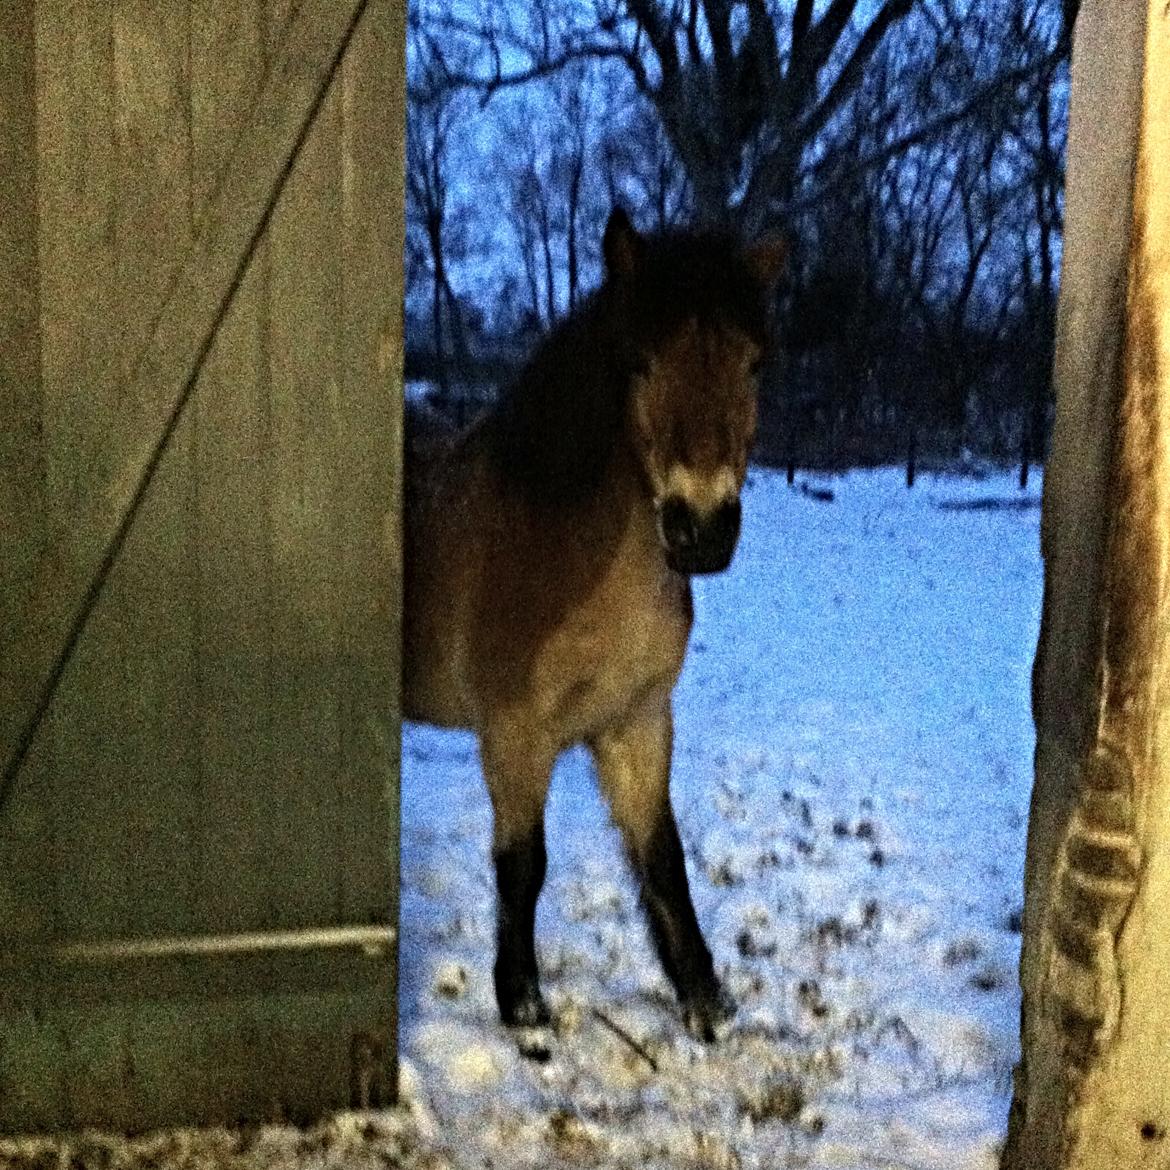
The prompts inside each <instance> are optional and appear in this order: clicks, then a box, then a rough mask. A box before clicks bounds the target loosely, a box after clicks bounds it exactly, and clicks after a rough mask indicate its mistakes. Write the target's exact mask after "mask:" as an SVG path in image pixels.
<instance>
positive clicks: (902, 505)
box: [0, 470, 1041, 1170]
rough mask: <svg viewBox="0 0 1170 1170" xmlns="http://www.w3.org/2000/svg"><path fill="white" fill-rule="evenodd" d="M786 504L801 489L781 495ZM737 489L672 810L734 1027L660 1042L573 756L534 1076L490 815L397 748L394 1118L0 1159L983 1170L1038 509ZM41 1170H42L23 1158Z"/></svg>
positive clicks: (1007, 915)
mask: <svg viewBox="0 0 1170 1170" xmlns="http://www.w3.org/2000/svg"><path fill="white" fill-rule="evenodd" d="M799 482H803V481H798V487H799ZM810 486H811V487H813V488H820V489H826V490H827V491H830V492H832V493H833V497H834V498H833V499H832V500H831V501H829V500H824V499H817V498H816V497H815V496H814V495H813V494H810V492H809V491H807V490H806V491H804V492H802V491H800V490H797V489H791V488H789V487H788V486H787V485H786V484H785V482H784V479H783V477H782V476H779V475H775V474H773V473H770V472H765V471H758V470H757V471H754V472H753V473H752V477H751V483H750V486H749V488H748V491H747V495H746V510H745V521H744V535H743V541H742V544H741V546H740V550H739V552H738V554H737V556H736V560H735V564H734V565H733V568H732V570H731V571H730V572H729V573H728V574H726V575H724V576H721V577H718V578H712V579H706V580H701V581H698V582H696V611H697V623H696V629H695V635H694V639H693V642H692V646H691V650H690V654H689V657H688V660H687V664H686V668H685V672H684V675H683V679H682V682H681V684H680V686H679V689H678V691H677V693H676V724H677V742H676V749H675V772H674V789H673V790H674V805H675V809H676V812H677V814H678V818H679V822H680V828H681V832H682V836H683V839H684V843H685V845H686V848H687V853H688V862H689V866H690V872H691V882H692V889H693V892H694V895H695V901H696V905H697V909H698V913H699V918H700V921H701V922H702V923H703V924H704V927H705V929H706V931H707V934H708V937H709V939H710V941H711V944H712V948H713V951H714V954H715V959H716V964H717V966H718V967H719V968H721V969H722V971H723V972H724V974H725V977H726V978H727V980H728V982H729V984H730V986H731V988H732V990H733V992H734V993H735V995H736V997H737V998H738V1000H739V1003H740V1007H741V1010H740V1014H739V1016H738V1019H737V1022H736V1027H735V1030H734V1032H733V1033H732V1035H731V1036H730V1038H729V1039H728V1040H727V1041H726V1042H725V1043H723V1044H720V1045H716V1046H713V1047H710V1048H704V1047H702V1046H701V1045H698V1044H696V1043H694V1042H693V1041H691V1040H690V1039H689V1038H688V1037H687V1036H686V1035H685V1034H684V1033H683V1031H682V1029H681V1026H680V1024H679V1021H678V1018H677V1015H676V1012H675V1008H674V1005H673V1002H672V1000H671V997H670V995H669V993H668V989H667V986H666V983H665V981H664V979H663V977H662V975H661V973H660V972H659V970H658V967H657V965H656V963H655V962H654V960H653V958H652V956H651V952H650V949H649V947H648V945H647V942H646V940H645V937H644V934H643V930H642V924H641V920H640V918H639V916H638V913H637V906H636V900H635V896H634V892H633V889H632V886H631V884H630V882H629V880H628V877H627V875H626V872H625V869H624V864H623V861H622V857H621V851H620V846H619V843H618V840H617V838H616V834H615V833H614V831H613V830H612V829H611V828H610V827H609V825H608V822H607V819H606V814H605V810H604V808H603V806H602V804H601V801H600V799H599V798H598V796H597V794H596V792H595V788H594V784H593V780H592V777H591V775H590V773H589V769H588V766H587V763H586V761H585V760H584V758H583V757H582V756H581V755H580V754H576V753H574V754H570V755H569V756H567V757H566V758H565V759H564V760H563V761H562V763H561V765H560V767H559V768H558V770H557V773H556V775H555V777H554V780H553V786H552V793H551V797H550V806H549V817H548V839H549V855H550V865H549V876H548V882H547V884H546V886H545V891H544V894H543V897H542V899H541V904H540V908H539V915H538V945H539V953H540V961H541V966H542V969H543V972H544V984H545V991H546V995H547V997H548V998H549V1001H550V1003H551V1006H552V1008H553V1011H554V1015H555V1016H556V1021H557V1033H558V1035H557V1040H556V1045H555V1051H554V1055H553V1057H552V1059H551V1061H549V1062H548V1063H547V1064H545V1065H543V1066H542V1065H537V1064H533V1063H531V1062H529V1061H526V1060H524V1059H522V1058H521V1057H519V1055H518V1054H517V1052H516V1050H515V1047H514V1046H513V1044H512V1042H511V1040H510V1039H509V1038H508V1036H507V1035H506V1034H505V1033H504V1032H503V1031H502V1029H501V1028H500V1027H499V1026H498V1024H497V1022H496V1017H495V1007H494V1003H493V998H492V991H491V965H492V957H493V954H492V937H493V895H492V889H493V878H492V873H491V868H490V863H489V858H488V841H489V820H488V803H487V798H486V795H485V793H484V789H483V786H482V782H481V780H480V778H479V774H478V770H477V767H476V763H475V745H474V742H473V741H472V740H471V739H470V738H469V737H467V736H464V735H453V734H449V733H440V732H437V731H434V730H431V729H425V728H408V729H407V730H406V733H405V742H404V763H403V790H402V801H403V838H402V863H403V872H402V882H403V886H402V934H403V942H402V973H401V982H402V989H401V997H402V998H401V1008H402V1054H403V1070H402V1084H403V1097H404V1101H405V1108H404V1109H401V1110H398V1111H394V1112H389V1113H382V1114H375V1115H346V1116H343V1117H342V1118H339V1119H335V1120H334V1121H331V1122H328V1123H326V1124H324V1125H322V1126H320V1127H318V1128H317V1129H315V1130H313V1131H310V1132H309V1133H307V1134H305V1133H298V1132H297V1131H294V1130H288V1129H280V1128H275V1127H272V1128H270V1127H265V1128H264V1129H261V1130H254V1131H248V1132H232V1131H226V1132H225V1131H215V1132H213V1133H191V1132H189V1131H184V1132H181V1133H174V1134H167V1135H155V1136H154V1137H152V1138H147V1139H139V1140H138V1141H136V1142H132V1143H127V1142H113V1141H110V1140H107V1139H101V1138H97V1137H94V1138H92V1139H86V1141H88V1142H89V1144H88V1145H87V1144H85V1142H84V1141H83V1142H82V1143H80V1144H78V1143H74V1144H72V1145H69V1146H66V1147H60V1146H55V1145H52V1144H46V1143H20V1144H18V1145H12V1144H9V1145H8V1146H7V1147H5V1146H3V1145H0V1163H3V1162H4V1161H6V1160H7V1161H10V1162H11V1161H13V1160H15V1161H18V1162H20V1163H22V1164H24V1165H38V1166H40V1165H45V1166H47V1165H49V1164H52V1165H57V1164H58V1162H57V1160H56V1159H57V1156H58V1154H61V1155H63V1156H64V1159H65V1160H64V1161H63V1162H61V1163H59V1164H61V1165H70V1164H72V1165H75V1166H78V1167H82V1166H86V1165H94V1166H97V1165H103V1166H110V1165H125V1166H146V1165H150V1166H154V1167H163V1166H172V1165H174V1166H177V1165H183V1166H191V1167H195V1166H207V1167H211V1166H216V1167H219V1166H230V1167H233V1168H239V1170H253V1168H257V1167H275V1166H281V1167H285V1166H287V1167H290V1168H297V1170H300V1168H307V1167H310V1166H312V1167H318V1166H322V1167H323V1166H330V1167H333V1166H337V1167H341V1166H355V1167H364V1166H387V1165H392V1166H393V1165H402V1166H410V1167H430V1168H432V1170H437V1168H440V1167H448V1166H450V1167H459V1168H463V1167H499V1168H501V1170H507V1168H511V1167H516V1168H517V1170H522V1168H528V1167H541V1168H544V1167H550V1168H560V1167H576V1166H598V1167H615V1168H616V1167H630V1168H633V1167H662V1168H664V1170H665V1168H666V1167H670V1168H671V1170H675V1168H679V1167H683V1168H687V1167H696V1168H698V1167H707V1168H711V1170H723V1168H728V1170H730V1168H733V1167H741V1168H748V1167H761V1168H764V1167H789V1166H793V1167H795V1166H809V1167H837V1168H847V1170H883V1168H888V1167H908V1168H914V1170H926V1168H928V1167H929V1168H934V1167H938V1168H940V1170H941V1168H943V1167H946V1170H965V1168H971V1170H974V1168H983V1167H988V1168H990V1167H992V1166H993V1165H994V1161H995V1151H996V1143H997V1142H998V1140H999V1138H1000V1136H1001V1134H1002V1132H1003V1129H1004V1124H1005V1119H1006V1112H1007V1104H1008V1097H1009V1086H1010V1070H1011V1066H1012V1063H1013V1060H1014V1059H1015V1052H1016V1033H1017V1024H1018V1012H1019V997H1018V992H1017V990H1016V972H1015V967H1016V962H1017V958H1018V952H1019V936H1018V934H1017V933H1014V930H1015V929H1018V919H1016V918H1015V915H1016V912H1017V911H1018V908H1019V904H1020V889H1021V881H1022V866H1023V851H1024V836H1025V825H1026V815H1027V800H1028V792H1029V786H1030V765H1031V750H1032V731H1031V725H1030V719H1029V711H1028V674H1029V667H1030V662H1031V656H1032V652H1033V648H1034V646H1035V639H1036V633H1037V628H1038V622H1039V608H1040V594H1041V568H1040V560H1039V551H1038V528H1039V506H1038V505H1039V487H1038V485H1035V486H1034V487H1033V488H1032V489H1030V490H1029V491H1028V492H1027V493H1026V494H1024V493H1020V492H1019V491H1018V490H1017V488H1016V487H1015V484H1014V481H1013V478H1012V477H1011V476H1009V475H1006V474H1000V473H996V474H993V475H989V476H987V477H984V478H981V479H976V478H970V477H967V478H958V477H939V478H933V477H929V476H928V477H924V478H921V479H920V480H919V483H918V485H917V486H916V487H915V488H914V490H913V491H912V492H907V491H906V489H905V487H904V484H903V481H902V478H901V473H900V472H898V471H895V470H882V471H874V472H856V473H852V474H849V475H847V476H842V477H833V478H828V477H824V478H817V479H816V480H815V481H814V482H813V483H812V484H811V485H810V484H806V487H810ZM42 1154H43V1155H45V1156H47V1157H48V1158H49V1161H48V1162H43V1163H42V1162H39V1161H36V1160H35V1159H36V1158H37V1157H39V1156H40V1155H42Z"/></svg>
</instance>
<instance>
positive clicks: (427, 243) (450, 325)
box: [406, 51, 466, 396]
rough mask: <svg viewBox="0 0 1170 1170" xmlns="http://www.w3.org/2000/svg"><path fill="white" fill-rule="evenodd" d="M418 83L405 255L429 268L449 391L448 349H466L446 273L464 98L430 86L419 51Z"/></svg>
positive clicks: (418, 267) (441, 372) (409, 149)
mask: <svg viewBox="0 0 1170 1170" xmlns="http://www.w3.org/2000/svg"><path fill="white" fill-rule="evenodd" d="M421 55H422V56H423V60H422V62H421V63H420V64H419V65H418V66H417V67H416V68H417V74H418V77H419V80H418V82H417V83H416V84H415V85H414V86H412V87H411V94H410V100H411V104H410V117H409V118H408V119H407V136H406V179H407V206H408V217H407V258H408V260H410V261H412V264H410V265H408V268H409V269H410V270H411V271H412V272H413V273H414V274H415V277H416V279H417V277H418V275H419V274H421V272H422V270H423V269H424V268H425V269H427V270H429V276H430V283H431V297H430V300H431V310H430V313H431V343H432V346H433V351H434V357H435V363H436V372H437V376H438V381H439V386H440V389H441V391H442V393H443V395H444V396H447V395H448V394H449V393H450V372H449V368H448V356H449V353H450V352H451V351H452V350H454V351H455V352H458V353H464V354H465V349H466V339H465V336H464V331H463V322H462V315H461V312H460V307H459V301H458V298H457V297H456V295H455V291H454V289H453V288H452V286H451V280H450V277H449V275H448V256H449V249H450V245H451V239H450V236H451V231H450V216H449V213H450V210H451V184H450V175H449V171H450V157H449V152H450V142H451V134H452V130H453V128H454V126H455V124H456V122H457V119H458V117H459V113H460V107H461V105H462V104H463V99H462V97H461V95H460V94H459V93H458V91H455V90H451V89H449V88H445V87H440V86H435V85H433V84H431V80H432V79H433V76H434V69H435V63H434V61H433V60H427V59H426V58H425V51H423V52H422V53H421Z"/></svg>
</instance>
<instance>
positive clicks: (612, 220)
mask: <svg viewBox="0 0 1170 1170" xmlns="http://www.w3.org/2000/svg"><path fill="white" fill-rule="evenodd" d="M644 248H645V242H644V241H643V239H642V237H641V236H640V235H638V233H637V232H636V231H634V225H633V224H632V223H630V217H629V216H628V215H626V213H625V211H624V210H622V208H620V207H615V208H614V209H613V211H611V212H610V213H609V222H608V223H607V224H606V225H605V236H604V237H603V238H602V241H601V250H602V253H603V254H604V255H605V270H606V272H607V273H608V274H609V275H610V276H616V277H623V276H632V275H633V273H634V269H635V268H637V267H638V261H639V260H640V259H641V258H642V252H643V249H644Z"/></svg>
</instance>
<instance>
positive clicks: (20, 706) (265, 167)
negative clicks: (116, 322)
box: [0, 0, 365, 809]
mask: <svg viewBox="0 0 1170 1170" xmlns="http://www.w3.org/2000/svg"><path fill="white" fill-rule="evenodd" d="M364 7H365V5H364V3H363V2H362V0H357V3H356V5H354V6H352V7H351V6H350V5H346V6H344V7H343V8H339V7H334V6H328V7H327V8H326V9H324V10H317V9H315V8H314V9H312V11H311V12H310V11H308V10H307V8H300V9H298V10H297V11H296V12H295V13H294V15H293V16H292V18H291V21H290V23H289V24H288V26H287V32H286V38H285V40H284V41H283V42H282V48H281V50H280V52H279V54H278V56H277V59H276V60H275V61H274V62H273V67H272V68H271V69H270V70H269V71H268V73H267V75H266V78H265V84H264V89H263V91H262V95H261V98H260V100H259V101H258V103H257V106H256V108H255V110H254V116H253V117H252V119H250V121H249V123H248V127H247V130H246V131H245V133H244V134H243V135H242V136H241V138H240V141H239V142H238V144H237V147H236V150H235V151H234V152H233V155H232V162H231V164H230V165H229V167H228V169H227V171H226V178H225V182H224V184H223V185H222V186H221V187H220V189H219V191H218V194H217V197H216V199H215V202H214V204H213V206H212V207H211V208H209V210H208V214H207V215H206V216H205V218H204V220H203V223H202V231H201V232H200V235H199V238H198V239H197V241H196V243H195V244H194V245H193V247H192V248H191V249H189V250H188V252H187V254H186V257H185V259H184V261H183V263H182V265H181V267H180V270H179V272H178V274H177V275H176V277H175V279H174V281H173V282H172V283H170V284H169V289H170V292H169V294H168V297H167V300H166V303H165V304H164V306H163V307H162V311H161V314H160V316H159V317H158V319H157V322H156V324H155V327H154V329H153V331H152V333H151V337H150V341H149V343H148V345H147V347H146V349H145V351H144V352H143V353H142V355H141V358H140V360H139V361H138V362H137V363H136V364H135V366H134V371H135V372H134V378H133V387H132V388H131V389H130V390H129V391H128V392H126V393H124V394H123V395H122V396H121V402H122V410H121V412H120V415H119V416H115V421H116V422H117V423H118V425H117V427H116V433H112V434H109V435H107V436H105V437H104V441H103V444H102V447H101V450H100V453H99V454H100V458H99V460H98V464H97V467H96V468H95V469H94V473H93V478H92V486H93V490H92V491H91V492H90V493H89V494H88V495H87V496H86V498H85V500H84V501H82V502H80V503H79V504H78V505H77V507H76V508H75V509H74V510H73V511H72V513H71V515H70V517H69V520H68V523H67V524H66V525H65V526H64V527H63V528H62V529H59V530H58V531H56V532H55V533H54V534H53V536H52V538H51V540H50V541H49V544H48V547H47V548H46V550H45V552H44V554H43V555H42V557H41V559H40V561H39V562H38V569H37V574H36V587H35V589H34V595H33V596H34V601H33V603H32V604H31V605H30V607H29V610H28V612H27V613H26V620H25V622H24V624H23V625H22V628H21V632H22V637H21V638H20V639H19V640H18V641H17V642H16V644H15V645H14V646H13V648H12V653H11V654H10V655H7V656H5V658H4V659H3V661H2V663H0V683H2V686H0V694H3V696H4V699H5V701H4V703H3V704H2V705H0V743H3V744H4V752H5V765H4V772H3V774H2V779H0V784H2V785H3V786H4V787H2V788H0V809H2V807H3V804H4V803H5V802H6V797H7V794H8V792H9V791H10V789H11V786H12V784H13V782H14V781H15V778H16V774H17V771H18V769H19V767H20V765H21V762H22V760H23V757H24V755H25V753H26V751H27V748H28V746H29V744H30V743H31V738H32V736H33V734H35V731H36V729H37V727H38V726H39V723H40V721H41V718H42V716H43V713H44V711H45V710H46V709H47V705H48V698H49V696H50V695H51V694H52V692H53V690H54V689H55V687H56V684H57V682H58V681H59V679H60V672H61V669H62V667H63V665H64V661H65V657H66V656H67V654H68V652H69V648H70V647H71V645H72V644H73V642H74V641H75V638H76V635H77V633H78V632H79V631H80V629H81V628H82V627H83V625H84V623H85V621H86V620H87V618H88V615H89V612H90V610H91V609H92V606H93V602H94V600H95V598H96V591H95V585H100V583H102V582H103V581H104V578H105V576H106V573H107V571H108V566H109V564H110V563H111V562H112V560H113V559H114V558H115V557H116V555H117V552H118V549H119V547H120V545H121V543H122V541H123V539H124V537H125V533H126V531H127V529H128V527H129V524H130V522H131V520H132V518H133V515H134V512H135V510H136V508H137V502H138V501H139V499H140V497H141V494H142V490H143V487H144V485H145V484H147V483H148V482H149V480H150V477H151V476H152V474H153V472H154V470H155V468H156V466H157V463H158V460H159V458H160V454H161V450H162V447H161V445H160V444H162V443H165V441H166V440H168V439H169V438H170V435H171V433H172V431H173V428H174V426H175V424H176V423H177V421H178V419H179V418H180V417H181V414H182V410H183V407H184V406H185V404H186V402H187V400H188V398H189V396H190V392H191V390H192V388H193V385H194V380H195V376H196V374H197V372H198V369H199V367H200V366H201V364H202V362H203V360H204V358H205V356H206V353H207V350H208V349H209V347H210V344H211V341H212V339H213V337H214V333H215V329H216V327H217V325H218V321H219V319H220V317H221V316H222V314H223V312H224V311H225V310H226V307H227V306H228V304H229V303H230V301H231V298H232V297H233V295H234V293H235V290H236V288H237V286H238V283H239V281H240V279H241V278H242V275H243V270H244V267H245V265H246V261H247V258H248V256H249V254H250V251H251V245H252V241H253V240H254V238H255V237H256V236H257V235H258V234H259V233H260V232H261V231H262V230H263V228H264V227H265V225H266V224H267V221H268V217H269V215H270V212H271V207H272V204H273V201H274V197H275V195H276V193H278V192H279V190H280V189H281V187H282V186H283V183H284V180H285V177H286V174H287V168H288V161H289V159H290V157H292V156H293V155H295V153H296V151H297V150H298V149H299V146H300V143H301V142H302V140H303V138H304V135H305V131H306V128H307V127H308V126H309V125H311V123H312V121H313V119H314V118H315V116H316V110H317V107H318V104H319V102H320V99H321V98H322V97H323V95H324V93H325V92H326V90H327V88H328V84H329V81H330V80H331V78H332V76H333V73H334V70H335V68H336V65H337V62H338V60H339V59H340V54H341V53H342V52H343V50H344V47H345V45H346V44H347V43H348V39H349V36H350V34H351V32H352V29H353V27H354V23H355V21H356V20H357V19H358V16H359V15H360V12H361V11H362V10H363V9H364ZM108 319H111V320H112V319H113V318H112V317H110V318H108ZM209 323H210V324H209ZM155 387H161V388H163V390H160V392H159V393H158V394H152V393H150V392H149V390H150V388H155Z"/></svg>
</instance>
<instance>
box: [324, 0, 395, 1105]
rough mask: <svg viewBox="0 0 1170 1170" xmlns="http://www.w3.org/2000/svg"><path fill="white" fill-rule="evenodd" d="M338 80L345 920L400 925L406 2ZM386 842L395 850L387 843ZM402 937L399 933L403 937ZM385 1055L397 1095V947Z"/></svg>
mask: <svg viewBox="0 0 1170 1170" xmlns="http://www.w3.org/2000/svg"><path fill="white" fill-rule="evenodd" d="M369 17H370V18H369V19H368V20H367V21H366V22H365V23H364V24H363V25H362V27H361V28H360V29H359V30H358V33H357V35H356V36H355V38H354V41H353V44H352V45H351V46H350V51H349V53H348V55H347V57H346V61H345V64H344V66H343V70H342V77H341V94H342V168H341V180H342V209H341V210H342V227H343V234H342V254H341V266H342V305H341V314H342V331H341V337H342V350H341V352H342V393H341V401H340V403H339V414H338V426H339V456H340V459H341V460H342V465H341V467H340V468H339V473H340V476H339V479H340V483H339V487H340V492H339V494H338V497H337V500H336V505H335V506H336V514H337V523H338V529H339V532H340V536H341V540H340V544H341V556H340V564H339V568H340V571H341V588H342V590H343V592H342V596H343V598H344V607H343V612H344V613H345V614H346V615H347V616H346V622H345V627H344V630H343V633H342V651H343V657H342V663H343V673H342V676H341V678H340V679H339V683H340V688H341V693H340V702H341V707H340V721H341V724H340V731H341V745H342V758H341V765H342V766H341V770H340V773H339V780H340V784H341V791H340V808H341V832H342V865H341V874H342V881H343V884H342V890H341V901H342V908H343V912H344V914H345V917H346V919H347V920H349V921H356V922H374V921H383V920H385V916H386V915H387V912H389V916H390V921H392V922H393V923H395V924H396V923H397V922H398V841H399V777H400V729H401V712H400V711H399V709H398V703H399V698H398V696H399V679H400V677H401V641H400V639H401V616H402V597H401V592H400V590H401V582H402V559H401V558H402V545H401V535H400V526H401V492H402V482H401V474H402V459H401V447H402V400H403V399H402V364H403V339H402V295H403V287H402V286H403V282H402V279H401V265H402V240H403V238H404V231H405V203H404V166H405V159H404V153H403V144H404V142H405V140H406V106H405V103H406V92H405V88H406V87H405V75H406V61H405V5H402V4H395V3H389V2H379V3H376V4H374V5H373V6H372V7H371V11H370V14H369ZM387 846H389V849H388V848H387ZM395 940H396V941H397V936H395ZM391 971H392V973H393V974H394V976H395V987H394V989H393V991H392V993H391V995H389V996H388V997H387V1003H386V1007H385V1015H384V1025H383V1026H384V1032H383V1034H382V1035H381V1037H380V1039H381V1048H380V1051H379V1057H380V1061H381V1066H382V1067H381V1070H380V1076H381V1077H382V1079H383V1080H384V1081H385V1084H386V1085H387V1087H388V1088H389V1091H391V1092H394V1091H395V1090H394V1087H393V1086H394V1085H395V1083H396V1082H395V1077H396V1065H395V1053H396V1052H397V1047H398V1036H397V1031H398V1026H397V1010H396V1009H397V980H396V975H397V948H395V958H394V963H393V966H392V968H391Z"/></svg>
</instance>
